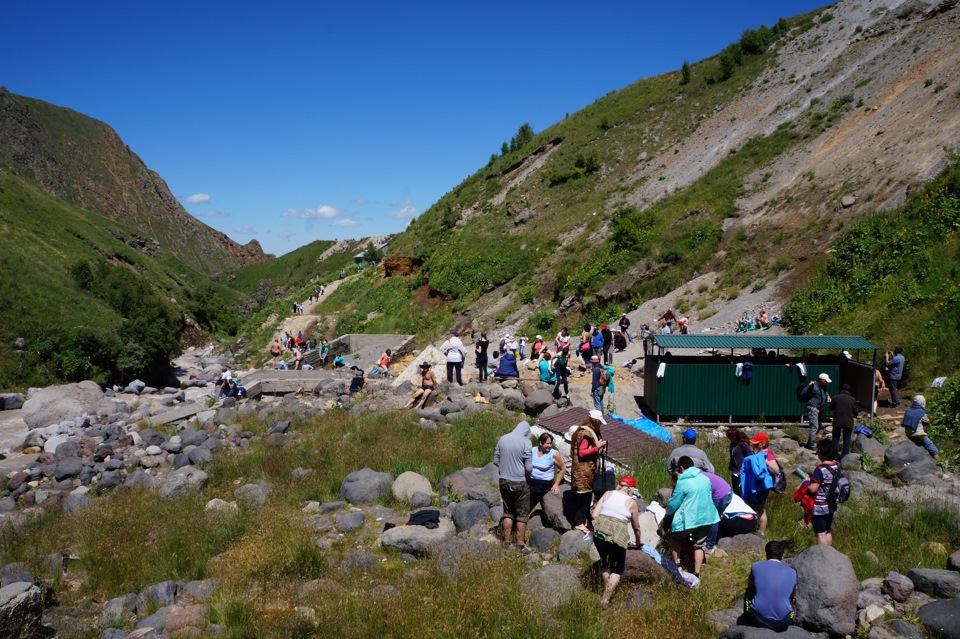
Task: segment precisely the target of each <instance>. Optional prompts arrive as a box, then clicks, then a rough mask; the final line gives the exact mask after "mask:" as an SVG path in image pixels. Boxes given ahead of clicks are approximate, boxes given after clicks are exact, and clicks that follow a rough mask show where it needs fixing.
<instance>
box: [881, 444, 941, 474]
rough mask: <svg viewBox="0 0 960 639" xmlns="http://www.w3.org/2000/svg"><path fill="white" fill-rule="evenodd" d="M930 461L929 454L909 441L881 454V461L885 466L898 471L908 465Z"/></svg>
mask: <svg viewBox="0 0 960 639" xmlns="http://www.w3.org/2000/svg"><path fill="white" fill-rule="evenodd" d="M928 459H930V453H928V452H927V451H926V449H924V448H923V447H921V446H917V445H916V444H914V443H913V442H911V441H905V442H901V443H899V444H897V445H896V446H893V447H892V448H888V449H887V450H886V452H884V453H883V460H884V461H885V462H886V464H887V466H889V467H890V468H893V469H894V470H899V469H901V468H903V467H904V466H907V465H908V464H916V463H917V462H922V461H926V460H928Z"/></svg>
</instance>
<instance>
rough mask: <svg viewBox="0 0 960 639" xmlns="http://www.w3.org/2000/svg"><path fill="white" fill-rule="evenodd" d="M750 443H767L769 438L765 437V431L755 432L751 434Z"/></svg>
mask: <svg viewBox="0 0 960 639" xmlns="http://www.w3.org/2000/svg"><path fill="white" fill-rule="evenodd" d="M750 443H751V444H769V443H770V438H769V437H767V434H766V433H757V434H756V435H754V436H753V439H751V440H750Z"/></svg>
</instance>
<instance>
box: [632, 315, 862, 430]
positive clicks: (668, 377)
mask: <svg viewBox="0 0 960 639" xmlns="http://www.w3.org/2000/svg"><path fill="white" fill-rule="evenodd" d="M653 340H654V343H655V344H656V348H650V349H648V350H647V355H646V358H645V359H644V391H643V404H644V405H645V409H644V412H645V413H647V415H648V416H650V417H652V419H654V420H656V421H661V422H669V421H676V422H678V423H679V422H680V420H681V418H682V420H683V421H684V422H685V423H691V422H693V423H696V422H701V423H755V422H757V421H764V422H768V423H769V422H784V421H800V422H803V420H804V418H805V417H806V414H807V407H806V402H805V401H801V400H800V399H799V397H800V393H799V391H800V388H801V387H802V386H804V385H806V384H809V383H810V382H811V381H814V380H816V379H817V378H818V376H819V375H821V374H824V375H826V376H827V377H828V378H829V380H830V381H829V382H828V383H827V392H828V393H829V394H830V395H831V396H833V395H836V394H838V393H839V392H840V385H841V384H849V385H850V387H851V394H852V395H853V396H854V397H855V398H857V399H858V400H859V401H860V403H861V405H862V406H863V407H864V410H865V411H866V412H868V413H870V414H872V413H873V407H874V400H875V399H876V389H875V385H874V376H875V374H876V365H877V351H878V350H879V348H878V347H877V346H876V345H874V344H873V343H872V342H870V341H869V340H867V339H865V338H863V337H860V336H856V335H777V334H774V335H770V334H755V333H754V334H742V333H737V334H733V335H731V334H704V333H700V334H697V335H659V334H658V335H654V336H653ZM863 351H866V352H867V353H868V355H867V356H866V357H865V358H864V359H865V361H860V355H861V353H862V352H863ZM825 413H826V415H828V416H829V415H830V414H832V407H831V406H828V407H827V408H826V410H825ZM671 418H672V419H671Z"/></svg>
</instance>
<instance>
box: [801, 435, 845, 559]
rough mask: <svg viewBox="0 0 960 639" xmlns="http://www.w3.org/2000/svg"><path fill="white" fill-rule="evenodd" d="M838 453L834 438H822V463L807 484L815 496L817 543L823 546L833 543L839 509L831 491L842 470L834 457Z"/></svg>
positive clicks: (818, 452) (818, 447)
mask: <svg viewBox="0 0 960 639" xmlns="http://www.w3.org/2000/svg"><path fill="white" fill-rule="evenodd" d="M836 454H837V449H836V448H835V447H834V445H833V440H830V439H822V440H820V443H819V444H817V459H819V460H820V463H819V464H818V465H817V467H816V468H815V469H814V470H813V474H812V475H810V483H809V484H807V492H808V493H810V495H812V496H813V518H812V520H811V523H812V524H813V532H814V533H815V534H816V535H817V545H821V546H832V545H833V532H832V528H833V513H834V512H835V511H836V509H837V503H836V501H834V502H833V503H830V492H831V491H832V490H833V485H834V484H835V483H836V481H837V475H838V474H839V472H840V464H838V463H837V462H836V460H835V459H834V457H836Z"/></svg>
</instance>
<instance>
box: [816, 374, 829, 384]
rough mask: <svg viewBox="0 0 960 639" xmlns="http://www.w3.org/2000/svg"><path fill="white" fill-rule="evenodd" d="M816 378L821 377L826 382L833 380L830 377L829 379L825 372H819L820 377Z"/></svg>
mask: <svg viewBox="0 0 960 639" xmlns="http://www.w3.org/2000/svg"><path fill="white" fill-rule="evenodd" d="M818 379H822V380H823V381H825V382H826V383H828V384H829V383H830V382H832V381H833V380H832V379H830V376H829V375H827V374H826V373H820V377H819V378H818Z"/></svg>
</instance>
